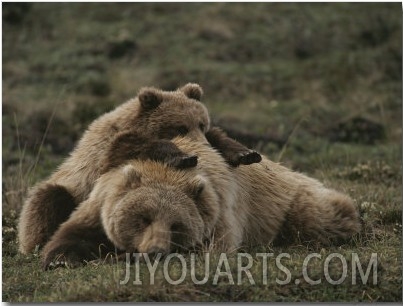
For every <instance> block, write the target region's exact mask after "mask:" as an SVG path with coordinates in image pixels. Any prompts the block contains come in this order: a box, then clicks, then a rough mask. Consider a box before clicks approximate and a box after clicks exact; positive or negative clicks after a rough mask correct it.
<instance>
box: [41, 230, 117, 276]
mask: <svg viewBox="0 0 403 306" xmlns="http://www.w3.org/2000/svg"><path fill="white" fill-rule="evenodd" d="M113 250H114V248H113V245H112V243H111V242H110V241H109V240H108V238H107V237H106V235H105V233H104V231H103V229H102V228H101V227H88V226H80V225H78V224H66V223H65V224H63V225H62V226H61V228H60V230H58V231H57V232H56V233H55V235H54V236H53V237H52V239H51V241H49V243H48V244H46V246H45V247H44V249H43V251H42V267H43V269H44V270H48V269H54V268H58V267H69V268H75V267H78V266H80V265H82V264H83V263H84V262H85V261H89V260H93V259H97V258H100V257H102V256H103V255H105V254H106V253H108V252H111V251H113Z"/></svg>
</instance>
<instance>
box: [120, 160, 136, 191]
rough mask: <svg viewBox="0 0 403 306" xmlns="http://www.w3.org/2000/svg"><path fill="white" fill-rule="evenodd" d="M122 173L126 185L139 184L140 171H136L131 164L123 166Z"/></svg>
mask: <svg viewBox="0 0 403 306" xmlns="http://www.w3.org/2000/svg"><path fill="white" fill-rule="evenodd" d="M122 171H123V175H124V177H125V180H126V186H127V187H131V188H137V187H139V186H140V184H141V173H139V172H137V170H136V169H134V167H133V166H132V165H126V166H124V168H123V170H122Z"/></svg>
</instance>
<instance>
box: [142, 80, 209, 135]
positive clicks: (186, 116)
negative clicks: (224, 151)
mask: <svg viewBox="0 0 403 306" xmlns="http://www.w3.org/2000/svg"><path fill="white" fill-rule="evenodd" d="M202 95H203V90H202V88H201V87H200V86H199V85H198V84H193V83H189V84H186V85H185V86H183V87H181V88H179V89H177V90H176V91H163V90H160V89H157V88H153V87H146V88H142V89H141V90H140V92H139V94H138V100H139V102H140V111H139V116H138V118H137V121H138V122H139V123H140V122H141V124H140V126H141V127H142V128H143V131H139V132H142V133H143V134H144V135H150V134H151V136H156V137H157V138H158V139H172V138H174V137H175V136H179V135H182V136H184V135H187V136H188V137H190V138H192V139H194V140H199V141H200V140H202V141H203V140H205V138H204V134H205V132H206V131H207V130H208V129H209V128H210V118H209V114H208V111H207V109H206V107H205V106H204V105H203V104H202V103H201V102H200V99H201V97H202Z"/></svg>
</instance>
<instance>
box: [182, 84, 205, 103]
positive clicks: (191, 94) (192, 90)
mask: <svg viewBox="0 0 403 306" xmlns="http://www.w3.org/2000/svg"><path fill="white" fill-rule="evenodd" d="M179 90H180V91H182V92H183V93H184V94H185V95H186V97H188V98H190V99H195V100H197V101H200V100H201V97H202V96H203V89H202V88H201V87H200V85H199V84H196V83H188V84H186V85H185V86H183V87H181V88H179Z"/></svg>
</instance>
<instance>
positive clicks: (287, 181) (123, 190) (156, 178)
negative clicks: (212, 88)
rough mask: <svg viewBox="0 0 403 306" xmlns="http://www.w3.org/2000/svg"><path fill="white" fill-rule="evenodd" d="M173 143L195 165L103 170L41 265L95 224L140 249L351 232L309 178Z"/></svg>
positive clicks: (332, 238) (355, 221) (350, 223)
mask: <svg viewBox="0 0 403 306" xmlns="http://www.w3.org/2000/svg"><path fill="white" fill-rule="evenodd" d="M173 142H174V143H175V144H176V145H177V146H178V148H179V149H180V150H182V151H183V152H186V153H187V154H189V155H194V154H197V155H198V156H199V162H198V165H197V167H195V168H189V169H186V170H179V169H175V168H172V167H168V166H166V165H164V164H161V163H157V162H152V161H139V160H133V161H130V162H128V163H127V164H126V165H122V166H120V167H119V168H114V169H112V170H111V171H110V172H108V173H106V174H104V175H103V176H102V177H101V178H100V179H99V180H98V182H97V184H96V186H95V187H94V190H93V192H92V193H91V195H90V197H89V199H88V200H87V201H85V202H83V203H82V204H81V205H80V206H79V207H78V209H77V210H76V211H75V212H74V213H73V214H72V216H71V217H70V218H69V220H68V221H66V222H65V223H64V224H62V226H61V227H60V229H59V230H58V231H57V232H56V234H55V236H54V237H52V239H51V241H50V242H49V243H48V244H47V245H46V246H45V248H44V250H43V253H42V255H43V264H44V267H45V268H47V267H48V266H49V264H50V263H51V262H52V261H53V260H54V256H55V254H64V252H67V253H70V254H71V253H74V247H73V246H72V247H71V248H69V249H66V245H65V243H64V241H66V240H67V241H74V237H75V234H74V233H76V232H83V231H89V232H93V231H96V230H97V229H99V228H100V227H103V230H104V231H105V233H106V235H107V237H108V238H109V241H111V242H112V243H113V244H114V245H116V246H117V247H118V248H119V249H121V250H126V251H130V252H132V251H137V252H147V253H155V252H163V253H168V252H170V251H173V250H175V249H177V248H193V247H195V246H197V245H198V244H202V243H205V242H206V241H209V242H210V243H211V244H212V245H213V246H215V247H217V248H219V249H223V250H226V251H231V250H234V249H236V248H238V247H240V246H251V245H262V244H263V245H265V244H268V243H270V242H273V241H274V240H276V241H277V242H283V243H284V242H289V241H292V240H294V239H296V238H297V239H299V241H301V242H307V241H317V242H320V243H323V244H329V243H335V242H338V241H339V240H343V239H348V238H350V237H351V236H352V235H353V234H355V233H357V232H358V231H359V228H360V222H359V216H358V212H357V210H356V208H355V206H354V204H353V202H352V200H351V199H350V198H349V197H348V196H346V195H344V194H341V193H339V192H337V191H334V190H331V189H328V188H326V187H324V186H323V185H322V184H321V183H320V182H318V181H317V180H315V179H312V178H309V177H307V176H305V175H303V174H300V173H296V172H293V171H291V170H289V169H287V168H285V167H283V166H281V165H279V164H277V163H274V162H272V161H270V160H268V159H267V158H263V161H262V162H261V163H259V164H254V165H251V166H249V167H244V166H241V167H238V168H231V167H229V166H228V165H227V163H226V162H225V161H224V159H223V158H222V157H221V156H220V155H219V154H218V153H217V152H216V151H215V150H214V149H213V148H211V147H210V146H209V145H208V143H207V142H205V143H202V142H195V141H193V140H191V139H189V138H176V139H174V140H173ZM72 245H74V244H72ZM76 257H77V256H76ZM76 257H75V258H76ZM84 258H85V257H84Z"/></svg>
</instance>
